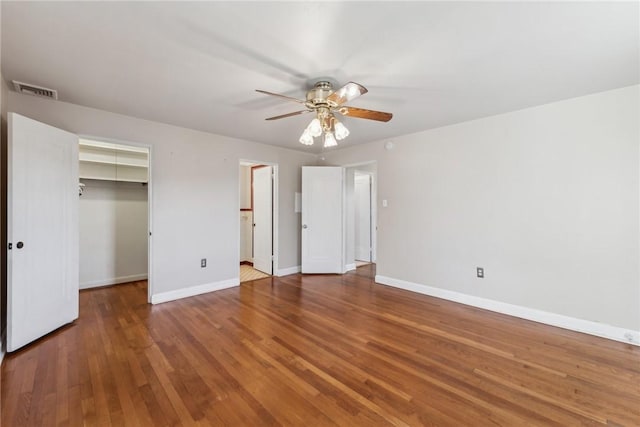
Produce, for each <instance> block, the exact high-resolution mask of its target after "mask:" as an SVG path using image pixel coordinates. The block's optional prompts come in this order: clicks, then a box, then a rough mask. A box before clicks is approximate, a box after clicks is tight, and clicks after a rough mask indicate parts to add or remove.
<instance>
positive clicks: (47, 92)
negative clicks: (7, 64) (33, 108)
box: [13, 80, 58, 99]
mask: <svg viewBox="0 0 640 427" xmlns="http://www.w3.org/2000/svg"><path fill="white" fill-rule="evenodd" d="M13 87H14V88H15V89H16V91H18V92H20V93H24V94H27V95H33V96H39V97H42V98H51V99H58V91H57V90H53V89H48V88H46V87H42V86H36V85H31V84H28V83H22V82H19V81H16V80H14V81H13Z"/></svg>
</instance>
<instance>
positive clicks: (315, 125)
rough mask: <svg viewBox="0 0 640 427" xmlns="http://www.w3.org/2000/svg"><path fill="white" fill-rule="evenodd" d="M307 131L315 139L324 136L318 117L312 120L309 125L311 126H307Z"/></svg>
mask: <svg viewBox="0 0 640 427" xmlns="http://www.w3.org/2000/svg"><path fill="white" fill-rule="evenodd" d="M307 130H308V131H309V133H310V134H311V136H313V137H316V136H320V135H322V126H321V125H320V120H318V118H317V117H316V118H315V119H313V120H311V123H309V126H307Z"/></svg>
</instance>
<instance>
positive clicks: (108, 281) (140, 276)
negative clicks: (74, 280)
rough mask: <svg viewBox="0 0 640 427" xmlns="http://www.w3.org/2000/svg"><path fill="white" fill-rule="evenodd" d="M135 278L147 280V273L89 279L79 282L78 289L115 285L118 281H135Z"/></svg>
mask: <svg viewBox="0 0 640 427" xmlns="http://www.w3.org/2000/svg"><path fill="white" fill-rule="evenodd" d="M137 280H147V274H146V273H145V274H133V275H131V276H120V277H114V278H111V279H102V280H91V281H88V282H84V283H80V289H91V288H99V287H100V286H109V285H117V284H120V283H127V282H135V281H137Z"/></svg>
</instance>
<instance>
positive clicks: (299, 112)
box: [265, 110, 313, 120]
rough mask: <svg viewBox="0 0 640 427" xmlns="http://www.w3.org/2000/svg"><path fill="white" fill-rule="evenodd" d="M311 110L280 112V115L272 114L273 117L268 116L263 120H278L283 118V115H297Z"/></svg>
mask: <svg viewBox="0 0 640 427" xmlns="http://www.w3.org/2000/svg"><path fill="white" fill-rule="evenodd" d="M311 111H313V110H301V111H294V112H293V113H288V114H282V115H280V116H273V117H269V118H267V119H265V120H278V119H284V118H285V117H291V116H297V115H298V114H304V113H309V112H311Z"/></svg>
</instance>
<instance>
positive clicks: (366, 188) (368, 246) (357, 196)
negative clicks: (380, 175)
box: [345, 162, 377, 270]
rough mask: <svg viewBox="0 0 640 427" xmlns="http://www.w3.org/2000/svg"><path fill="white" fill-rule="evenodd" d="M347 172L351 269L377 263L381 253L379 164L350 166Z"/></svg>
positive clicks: (346, 258) (349, 259) (348, 267)
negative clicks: (379, 239)
mask: <svg viewBox="0 0 640 427" xmlns="http://www.w3.org/2000/svg"><path fill="white" fill-rule="evenodd" d="M345 171H346V194H347V209H346V215H347V221H346V224H347V229H346V241H347V242H346V247H347V253H346V257H345V265H346V266H347V270H354V269H356V268H359V267H363V266H367V265H370V264H375V262H376V256H377V254H376V253H377V233H376V232H377V206H376V203H377V202H376V199H377V197H376V192H377V182H376V177H377V164H376V163H375V162H368V163H364V164H356V165H349V166H346V167H345Z"/></svg>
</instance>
